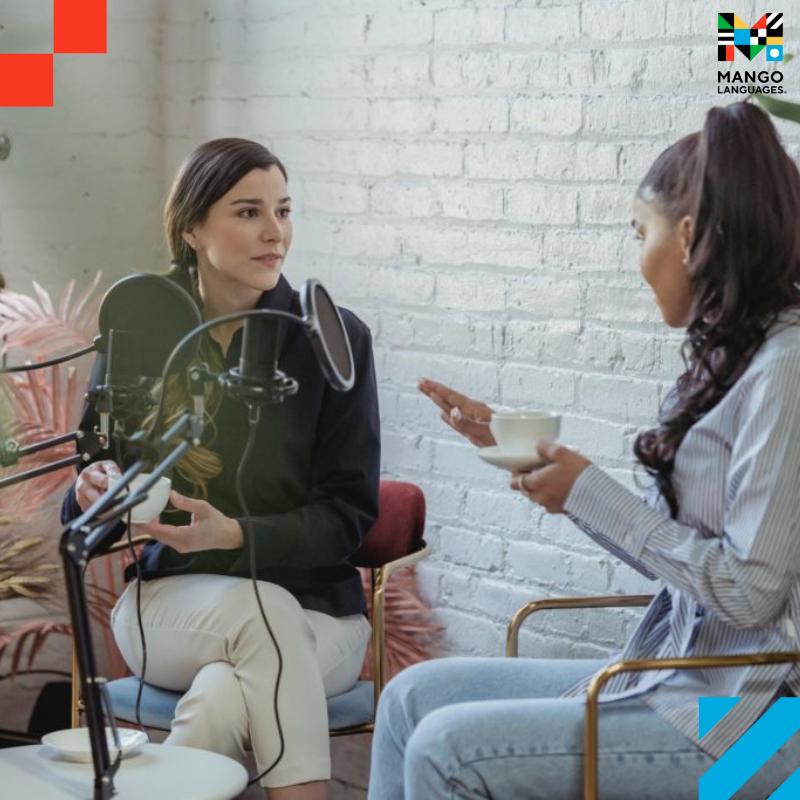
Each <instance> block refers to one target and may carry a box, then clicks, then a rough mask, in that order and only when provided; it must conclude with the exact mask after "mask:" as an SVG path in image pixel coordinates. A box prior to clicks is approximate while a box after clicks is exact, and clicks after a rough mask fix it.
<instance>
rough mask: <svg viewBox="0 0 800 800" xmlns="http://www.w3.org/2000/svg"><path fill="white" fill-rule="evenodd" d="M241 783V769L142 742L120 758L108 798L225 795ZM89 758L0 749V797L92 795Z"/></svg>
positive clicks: (209, 799) (199, 753) (56, 799)
mask: <svg viewBox="0 0 800 800" xmlns="http://www.w3.org/2000/svg"><path fill="white" fill-rule="evenodd" d="M246 785H247V772H246V770H245V768H244V767H243V766H242V765H241V764H239V763H237V762H236V761H234V760H233V759H231V758H227V757H226V756H221V755H218V754H217V753H209V752H208V751H207V750H196V749H195V748H192V747H173V746H172V745H160V744H146V745H144V746H143V747H142V749H141V750H140V751H139V752H138V753H136V754H134V755H131V756H127V757H125V758H123V759H122V762H121V763H120V766H119V769H118V770H117V774H116V775H115V776H114V788H115V789H116V790H117V791H116V794H115V795H114V800H143V798H144V800H231V798H234V797H236V796H237V795H239V794H241V793H242V792H243V791H244V789H245V786H246ZM93 791H94V770H93V768H92V765H91V763H89V764H77V763H75V762H71V761H64V760H62V759H59V758H58V757H57V756H56V755H55V753H53V751H52V750H51V749H50V748H49V747H46V746H45V745H40V744H36V745H31V746H29V747H7V748H3V749H0V796H2V797H3V798H4V799H5V798H8V800H17V799H18V798H19V800H92V796H93Z"/></svg>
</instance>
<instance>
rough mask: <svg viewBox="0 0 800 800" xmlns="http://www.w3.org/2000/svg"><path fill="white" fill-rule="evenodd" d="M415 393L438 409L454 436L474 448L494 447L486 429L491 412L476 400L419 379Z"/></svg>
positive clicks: (490, 433)
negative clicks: (434, 404)
mask: <svg viewBox="0 0 800 800" xmlns="http://www.w3.org/2000/svg"><path fill="white" fill-rule="evenodd" d="M419 390H420V391H421V392H422V393H423V394H424V395H427V396H428V397H430V399H431V400H433V402H434V403H436V405H437V406H439V408H440V409H441V410H442V414H441V417H442V419H443V420H444V421H445V422H446V423H447V424H448V425H449V426H450V427H451V428H452V429H453V430H454V431H456V432H457V433H460V434H461V435H462V436H465V437H466V438H467V439H469V441H470V442H472V444H474V445H477V446H478V447H491V446H492V445H494V444H497V442H495V440H494V436H493V435H492V432H491V431H490V430H489V421H490V420H491V418H492V409H491V408H489V406H487V405H486V403H481V402H480V401H479V400H472V399H471V398H469V397H467V396H466V395H465V394H461V393H459V392H456V391H455V390H454V389H451V388H450V387H449V386H445V385H444V384H443V383H438V382H437V381H432V380H429V379H428V378H423V379H422V380H421V381H420V382H419Z"/></svg>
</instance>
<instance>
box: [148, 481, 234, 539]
mask: <svg viewBox="0 0 800 800" xmlns="http://www.w3.org/2000/svg"><path fill="white" fill-rule="evenodd" d="M169 499H170V502H171V503H172V505H173V506H175V508H178V509H180V510H181V511H189V512H191V514H192V522H191V524H190V525H163V524H162V523H160V522H148V523H147V524H137V525H134V526H133V528H134V530H135V532H136V533H137V534H142V533H145V534H147V535H148V536H152V537H153V538H154V539H158V540H159V541H160V542H163V543H164V544H166V545H169V546H170V547H171V548H173V550H177V551H178V552H179V553H194V552H195V551H197V550H235V549H237V548H239V547H241V546H242V545H243V543H244V536H243V534H242V527H241V525H239V523H238V522H237V521H236V520H235V519H232V518H231V517H226V516H225V515H224V514H223V513H222V512H221V511H217V509H216V508H214V506H212V505H211V504H210V503H207V502H206V501H205V500H195V499H193V498H191V497H186V496H185V495H182V494H179V493H178V492H176V491H172V492H170V496H169Z"/></svg>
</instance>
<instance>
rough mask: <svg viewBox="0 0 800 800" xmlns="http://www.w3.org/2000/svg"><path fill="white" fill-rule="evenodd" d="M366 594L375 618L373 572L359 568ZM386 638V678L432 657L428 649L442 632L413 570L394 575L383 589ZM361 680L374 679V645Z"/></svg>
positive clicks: (368, 653)
mask: <svg viewBox="0 0 800 800" xmlns="http://www.w3.org/2000/svg"><path fill="white" fill-rule="evenodd" d="M359 571H360V572H361V580H362V583H363V584H364V593H365V594H366V596H367V605H368V608H369V613H370V618H372V587H371V585H370V584H371V577H370V570H368V569H363V568H362V569H360V570H359ZM383 622H384V633H385V636H386V679H387V680H388V679H389V678H392V677H394V676H395V675H397V673H398V672H401V671H402V670H404V669H405V668H406V667H409V666H411V665H412V664H416V663H417V662H419V661H425V660H426V659H428V658H430V654H429V648H430V646H431V645H432V644H433V643H434V642H435V641H436V639H437V637H438V636H439V634H440V633H441V631H442V626H441V625H439V624H437V623H435V622H434V621H433V612H432V611H431V609H430V608H429V607H428V606H427V604H426V603H425V601H424V600H422V598H421V597H420V596H419V590H418V588H417V581H416V575H415V573H414V568H413V567H410V568H408V569H402V570H399V571H398V572H396V573H395V574H394V575H392V576H391V578H390V579H389V581H388V583H387V584H386V588H385V590H384V611H383ZM361 678H363V679H364V680H371V679H372V646H371V645H370V647H369V648H368V649H367V654H366V656H365V658H364V666H363V667H362V668H361Z"/></svg>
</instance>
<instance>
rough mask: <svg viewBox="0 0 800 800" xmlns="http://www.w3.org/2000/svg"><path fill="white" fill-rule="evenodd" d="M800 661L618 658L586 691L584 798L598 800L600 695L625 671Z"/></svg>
mask: <svg viewBox="0 0 800 800" xmlns="http://www.w3.org/2000/svg"><path fill="white" fill-rule="evenodd" d="M787 662H800V653H753V654H752V655H740V656H690V657H687V658H661V659H659V658H645V659H637V660H631V661H618V662H617V663H616V664H610V665H609V666H607V667H603V669H601V670H600V671H599V672H597V673H596V674H595V675H594V677H593V678H592V680H591V682H590V683H589V687H588V689H587V691H586V721H585V727H584V732H583V738H584V742H583V753H584V764H583V800H598V799H599V794H598V792H599V788H598V774H597V771H598V770H597V768H598V760H599V758H598V749H597V748H598V737H599V733H598V715H599V705H598V698H599V696H600V691H601V690H602V688H603V686H604V685H605V684H606V683H607V682H608V681H609V680H611V678H613V677H614V676H615V675H620V674H621V673H624V672H647V671H649V670H658V669H724V668H726V667H728V668H730V667H747V666H761V665H765V664H785V663H787Z"/></svg>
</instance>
